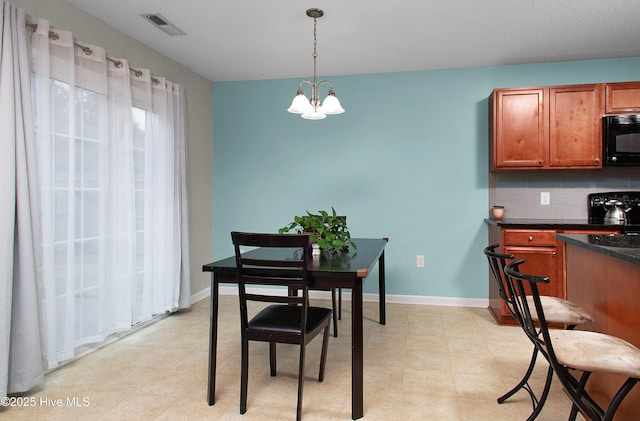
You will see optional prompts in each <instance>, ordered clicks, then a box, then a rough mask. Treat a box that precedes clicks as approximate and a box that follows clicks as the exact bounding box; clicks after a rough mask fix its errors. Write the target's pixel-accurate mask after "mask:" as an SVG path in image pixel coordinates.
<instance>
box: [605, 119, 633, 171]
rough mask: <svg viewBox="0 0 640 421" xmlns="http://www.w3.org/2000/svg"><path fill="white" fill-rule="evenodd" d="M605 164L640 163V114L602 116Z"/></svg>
mask: <svg viewBox="0 0 640 421" xmlns="http://www.w3.org/2000/svg"><path fill="white" fill-rule="evenodd" d="M602 149H603V157H604V162H603V164H604V165H640V115H638V114H629V115H610V116H605V117H602Z"/></svg>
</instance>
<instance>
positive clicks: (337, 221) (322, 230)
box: [278, 207, 357, 253]
mask: <svg viewBox="0 0 640 421" xmlns="http://www.w3.org/2000/svg"><path fill="white" fill-rule="evenodd" d="M306 212H307V214H306V215H302V216H295V217H294V218H293V222H291V223H289V224H288V225H285V226H284V227H282V228H280V229H279V230H278V232H279V233H280V234H284V233H287V232H290V231H295V232H297V233H299V234H302V233H305V234H309V241H311V242H312V243H317V244H318V246H319V247H320V248H321V249H323V250H327V251H329V252H332V253H335V252H337V251H346V250H348V249H349V247H353V248H354V249H355V248H357V246H356V244H355V243H354V242H353V241H351V234H350V233H349V229H348V228H347V219H346V218H345V217H340V216H337V214H336V210H335V209H334V208H333V207H332V208H331V214H329V212H327V211H324V210H319V211H318V213H315V214H314V213H311V212H309V211H306Z"/></svg>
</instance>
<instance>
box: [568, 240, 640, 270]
mask: <svg viewBox="0 0 640 421" xmlns="http://www.w3.org/2000/svg"><path fill="white" fill-rule="evenodd" d="M556 238H558V239H559V240H561V241H564V242H565V243H567V244H573V245H575V246H578V247H582V248H585V249H588V250H592V251H595V252H596V253H602V254H606V255H608V256H611V257H615V258H617V259H622V260H625V261H627V262H630V263H635V264H638V265H640V235H630V234H629V235H615V236H612V235H593V234H556Z"/></svg>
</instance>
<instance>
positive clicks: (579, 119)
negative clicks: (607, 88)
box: [489, 84, 602, 171]
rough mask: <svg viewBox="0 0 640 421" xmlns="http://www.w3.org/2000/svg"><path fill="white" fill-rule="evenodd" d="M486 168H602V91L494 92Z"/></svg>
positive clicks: (585, 88)
mask: <svg viewBox="0 0 640 421" xmlns="http://www.w3.org/2000/svg"><path fill="white" fill-rule="evenodd" d="M489 118H490V122H489V130H490V132H489V137H490V142H489V144H490V153H489V157H490V160H491V162H490V168H491V170H492V171H495V170H523V169H575V168H580V169H587V168H602V161H601V154H602V123H601V120H602V85H600V84H591V85H568V86H555V87H540V88H526V89H496V90H494V91H493V92H492V94H491V96H490V98H489Z"/></svg>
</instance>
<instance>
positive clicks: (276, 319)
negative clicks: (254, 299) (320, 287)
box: [248, 304, 331, 333]
mask: <svg viewBox="0 0 640 421" xmlns="http://www.w3.org/2000/svg"><path fill="white" fill-rule="evenodd" d="M300 310H301V307H300V306H290V305H278V304H274V305H270V306H268V307H266V308H264V309H263V310H262V311H260V312H259V313H258V314H256V315H255V317H253V318H252V319H251V321H250V322H249V326H248V327H249V329H255V330H275V331H279V332H287V333H296V332H300V330H301V326H302V323H301V319H302V318H301V314H300V313H301V311H300ZM330 316H331V309H329V308H323V307H309V308H308V309H307V332H310V331H312V330H313V329H315V328H316V327H318V325H320V324H321V323H323V322H324V321H325V320H326V319H327V318H329V317H330Z"/></svg>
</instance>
